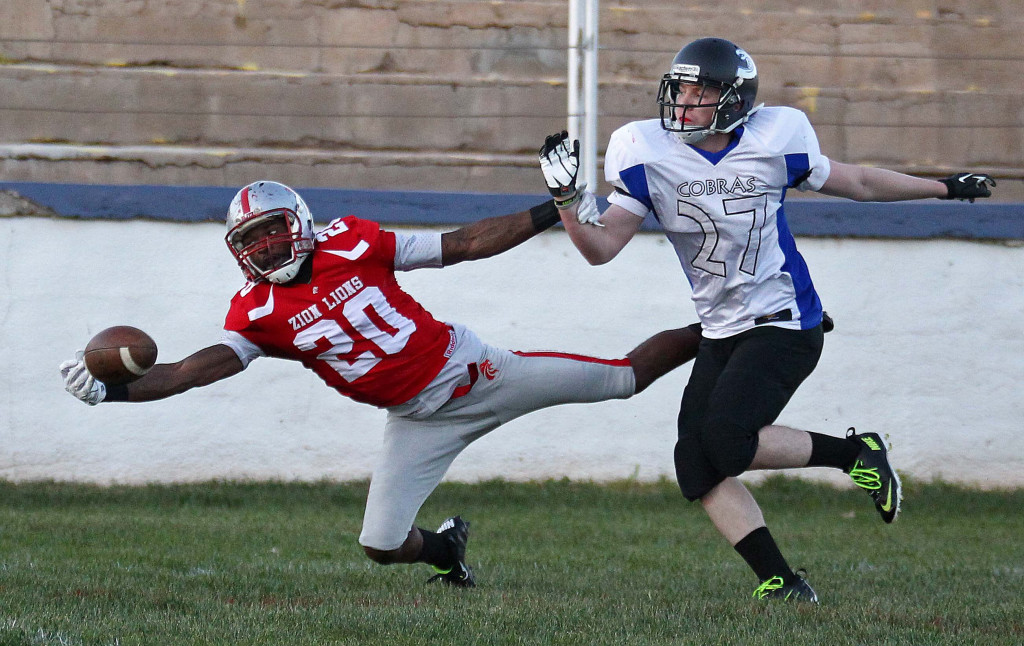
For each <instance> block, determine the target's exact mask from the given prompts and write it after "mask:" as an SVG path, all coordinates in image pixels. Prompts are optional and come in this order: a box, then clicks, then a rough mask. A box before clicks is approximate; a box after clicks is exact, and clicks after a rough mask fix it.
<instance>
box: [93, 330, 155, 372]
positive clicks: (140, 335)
mask: <svg viewBox="0 0 1024 646" xmlns="http://www.w3.org/2000/svg"><path fill="white" fill-rule="evenodd" d="M84 359H85V367H86V368H88V369H89V374H91V375H92V376H93V377H95V378H96V379H98V380H99V381H102V382H103V383H105V384H107V385H118V384H127V383H130V382H132V381H135V380H136V379H138V378H139V377H141V376H142V375H144V374H146V373H147V372H149V369H150V368H152V367H153V364H155V363H156V343H155V342H154V341H153V339H151V338H150V336H149V335H148V334H146V333H145V332H143V331H142V330H140V329H138V328H134V327H131V326H129V325H115V326H114V327H108V328H107V329H105V330H103V331H102V332H100V333H98V334H97V335H96V336H94V337H93V338H92V339H90V340H89V344H88V345H87V346H85V357H84Z"/></svg>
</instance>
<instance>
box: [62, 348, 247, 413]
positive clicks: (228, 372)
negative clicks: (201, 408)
mask: <svg viewBox="0 0 1024 646" xmlns="http://www.w3.org/2000/svg"><path fill="white" fill-rule="evenodd" d="M242 370H244V366H243V365H242V361H241V360H240V359H239V358H238V355H236V354H235V351H234V350H232V349H231V348H229V347H228V346H226V345H222V344H217V345H212V346H210V347H208V348H203V349H202V350H200V351H198V352H196V353H194V354H192V355H190V356H188V357H186V358H184V359H182V360H181V361H179V362H177V363H158V364H157V365H155V366H153V368H152V369H151V370H150V371H149V372H148V373H146V374H145V376H143V377H141V378H140V379H138V380H137V381H133V382H132V383H130V384H128V385H126V386H107V385H105V384H103V383H101V382H99V381H96V380H95V378H94V377H93V376H92V375H90V374H89V371H88V369H87V368H86V367H85V362H84V361H83V360H82V359H80V358H79V359H77V360H72V361H66V362H64V363H63V364H62V365H61V374H63V376H64V388H65V389H66V390H67V391H68V392H69V393H71V394H72V395H74V396H75V397H77V398H78V399H81V400H82V401H84V402H85V403H87V404H90V405H95V404H98V403H100V402H101V401H131V402H144V401H153V400H156V399H164V398H166V397H170V396H172V395H178V394H180V393H183V392H185V391H186V390H190V389H192V388H197V387H199V386H207V385H209V384H212V383H213V382H215V381H220V380H221V379H227V378H228V377H230V376H232V375H236V374H238V373H240V372H242Z"/></svg>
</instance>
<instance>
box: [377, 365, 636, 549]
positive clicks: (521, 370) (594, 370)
mask: <svg viewBox="0 0 1024 646" xmlns="http://www.w3.org/2000/svg"><path fill="white" fill-rule="evenodd" d="M454 358H455V357H453V359H454ZM468 369H469V371H471V372H472V371H474V370H475V371H476V372H477V374H478V377H477V379H476V381H475V383H473V385H472V387H471V388H470V389H469V391H468V392H467V393H465V394H463V395H461V396H456V397H453V398H452V399H450V400H448V402H447V403H445V404H444V405H443V406H441V408H439V409H438V410H437V411H435V412H434V413H432V414H431V415H429V416H427V417H426V418H423V419H410V418H408V417H401V416H397V415H388V420H387V424H386V426H385V428H384V446H383V452H382V455H381V458H380V460H379V463H378V465H377V467H376V468H375V469H374V472H373V478H372V480H371V482H370V493H369V496H368V497H367V500H366V511H365V514H364V516H363V529H362V533H361V534H360V536H359V543H360V544H361V545H364V546H366V547H372V548H375V549H378V550H393V549H397V548H398V547H400V546H401V545H402V543H403V542H404V541H405V538H406V536H407V535H408V534H409V530H410V529H411V528H412V526H413V523H414V521H415V520H416V514H417V513H418V512H419V509H420V506H422V505H423V502H424V501H425V500H426V499H427V496H429V495H430V493H431V492H432V491H433V490H434V488H435V487H437V485H438V483H440V482H441V478H443V477H444V474H445V472H447V471H448V467H449V466H451V463H452V461H453V460H455V457H456V456H457V455H458V454H459V453H461V452H462V450H463V449H465V448H466V447H467V446H469V444H470V442H472V441H473V440H476V439H477V438H480V437H483V436H484V435H486V434H487V433H489V432H490V431H493V430H494V429H496V428H498V427H499V426H500V425H502V424H504V423H505V422H508V421H510V420H513V419H515V418H517V417H519V416H520V415H524V414H526V413H529V412H531V411H535V410H540V409H541V408H547V407H548V406H555V405H558V404H569V403H585V402H597V401H604V400H607V399H625V398H628V397H631V396H632V395H633V392H634V390H635V387H636V386H635V379H634V376H633V369H632V367H630V364H629V362H628V361H627V360H625V359H619V360H614V361H609V360H605V359H594V358H591V357H583V356H580V355H570V354H561V353H515V352H510V351H508V350H503V349H500V348H495V347H492V346H488V345H484V346H483V351H482V352H481V353H480V356H479V358H478V359H477V360H476V361H474V362H472V364H471V365H469V366H468Z"/></svg>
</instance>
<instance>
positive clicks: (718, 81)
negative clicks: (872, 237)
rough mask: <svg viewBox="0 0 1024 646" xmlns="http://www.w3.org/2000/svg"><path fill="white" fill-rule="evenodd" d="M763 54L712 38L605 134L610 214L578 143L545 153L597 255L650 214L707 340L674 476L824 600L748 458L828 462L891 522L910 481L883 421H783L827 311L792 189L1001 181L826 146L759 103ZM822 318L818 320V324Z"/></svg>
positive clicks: (774, 566)
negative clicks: (786, 541) (783, 538)
mask: <svg viewBox="0 0 1024 646" xmlns="http://www.w3.org/2000/svg"><path fill="white" fill-rule="evenodd" d="M757 83H758V76H757V67H756V66H755V64H754V61H753V59H752V58H751V57H750V55H749V54H747V52H745V51H743V50H742V49H741V48H739V47H737V46H736V45H734V44H733V43H730V42H729V41H726V40H722V39H719V38H702V39H699V40H696V41H694V42H692V43H690V44H688V45H687V46H686V47H684V48H683V49H682V50H681V51H680V52H679V53H678V54H677V55H676V57H675V59H674V60H673V61H672V65H671V67H670V69H669V71H668V73H666V74H665V75H664V76H663V77H662V79H661V85H660V87H659V91H658V104H659V105H660V109H661V117H660V119H651V120H646V121H637V122H633V123H629V124H627V125H625V126H623V127H622V128H619V129H618V130H616V131H615V132H614V133H613V134H612V136H611V140H610V141H609V143H608V149H607V152H606V156H605V177H606V179H607V181H608V182H609V183H610V184H611V185H612V186H613V187H614V188H615V190H614V192H613V193H612V194H611V195H610V196H609V198H608V201H609V203H610V205H609V207H608V209H607V210H606V211H604V213H599V212H598V208H597V205H596V200H595V198H594V196H593V194H591V193H590V192H588V191H586V190H585V187H583V186H579V187H577V186H576V174H577V169H578V157H579V142H578V141H575V142H571V143H570V141H569V139H568V135H567V134H566V133H565V132H562V133H559V134H557V135H552V136H550V137H548V138H547V140H546V141H545V143H544V146H543V147H542V148H541V150H540V164H541V169H542V171H543V172H544V176H545V181H546V183H547V185H548V189H549V190H550V191H551V194H552V195H553V196H554V197H555V202H556V205H557V206H558V207H559V210H560V212H561V218H562V222H563V223H564V224H565V228H566V230H567V231H568V233H569V236H570V238H571V239H572V241H573V243H574V244H575V245H576V247H577V248H578V249H579V251H580V252H581V253H582V255H583V256H584V257H585V258H586V259H587V260H588V261H589V262H590V263H591V264H602V263H605V262H608V261H609V260H611V259H612V258H614V257H615V256H616V255H617V254H618V253H619V251H620V250H621V249H622V248H623V247H624V246H625V245H626V243H627V242H629V240H630V239H631V238H632V237H633V236H634V235H635V234H636V232H637V231H638V230H639V229H640V224H641V222H643V220H644V218H645V217H646V216H647V215H648V214H653V216H654V217H655V218H656V219H657V221H658V222H659V223H660V225H661V227H662V229H663V230H664V231H665V234H666V236H667V237H668V239H669V241H670V242H671V243H672V245H673V246H674V248H675V251H676V254H677V255H678V257H679V262H680V264H681V265H682V268H683V271H684V273H685V274H686V277H687V279H688V280H689V282H690V285H691V287H692V291H693V296H692V298H693V302H694V304H695V306H696V309H697V314H698V315H699V317H700V321H701V324H702V325H703V336H704V340H703V341H702V342H701V345H700V350H699V352H698V355H697V358H696V360H695V362H694V365H693V372H692V375H691V377H690V381H689V383H688V384H687V386H686V390H685V391H684V393H683V399H682V405H681V409H680V413H679V428H678V430H679V439H678V442H677V444H676V447H675V464H676V474H677V479H678V482H679V486H680V488H681V490H682V492H683V494H684V495H685V496H686V498H687V499H689V500H691V501H694V500H700V501H701V503H702V505H703V506H704V509H705V510H706V511H707V513H708V515H709V516H710V517H711V520H712V522H713V523H714V525H715V527H716V528H717V529H718V530H719V531H720V532H721V533H722V534H723V535H724V536H725V538H726V539H727V540H728V541H729V542H730V544H732V545H733V546H734V547H735V549H736V550H737V551H738V552H739V553H740V555H742V557H743V558H744V559H745V560H746V562H747V563H748V564H749V565H750V567H751V569H752V570H753V571H754V573H755V574H756V575H757V577H758V579H759V580H760V582H761V583H760V585H759V586H758V587H757V590H756V591H755V597H757V598H783V599H792V600H802V601H810V602H817V595H816V594H815V592H814V590H813V589H812V588H811V587H810V585H808V583H807V581H806V580H805V579H804V578H803V577H802V576H800V575H798V574H796V573H794V572H793V570H792V569H791V568H790V566H789V565H788V564H787V562H786V560H785V558H784V557H783V556H782V554H781V552H780V551H779V548H778V547H777V545H776V543H775V541H774V539H773V538H772V536H771V534H770V533H769V531H768V529H767V526H766V524H765V521H764V517H763V515H762V513H761V510H760V508H759V507H758V505H757V503H756V502H755V501H754V499H753V497H752V496H751V495H750V493H749V491H748V490H747V489H746V488H745V487H744V485H743V484H742V483H741V482H740V481H739V480H738V479H737V478H736V476H738V475H740V474H741V473H743V472H744V471H748V470H752V469H785V468H799V467H808V466H830V467H835V468H839V469H843V470H845V471H846V472H847V473H849V474H850V475H851V477H852V478H853V479H854V482H856V484H858V485H859V486H860V487H862V488H864V489H865V490H866V491H868V493H870V494H871V496H872V498H873V499H874V502H875V506H876V508H877V510H878V512H879V513H880V514H881V516H882V519H883V520H884V521H885V522H887V523H891V522H892V521H893V520H895V518H896V516H897V514H898V513H899V508H900V496H901V492H900V483H899V479H898V477H897V475H896V472H895V471H894V470H893V469H892V467H891V465H890V464H889V461H888V458H887V454H886V448H885V445H884V443H883V441H882V439H881V438H880V437H879V436H878V434H876V433H861V434H858V433H855V432H854V430H853V429H850V430H849V431H848V433H847V437H845V438H839V437H832V436H828V435H823V434H819V433H811V432H807V431H802V430H797V429H793V428H789V427H785V426H780V425H775V424H774V422H775V420H776V418H777V417H778V415H779V414H780V413H781V412H782V409H783V408H784V407H785V405H786V403H787V402H788V401H789V399H790V397H791V396H792V395H793V393H794V391H795V390H796V389H797V387H798V386H799V385H800V383H801V382H802V381H803V380H804V379H805V378H806V377H807V376H808V375H809V374H810V373H811V371H812V370H813V369H814V367H815V365H816V364H817V361H818V358H819V356H820V354H821V349H822V341H823V336H822V335H823V332H824V331H827V329H828V328H830V326H831V320H830V319H828V318H827V316H823V312H822V307H821V301H820V300H819V298H818V294H817V292H816V291H815V288H814V284H813V283H812V281H811V277H810V273H809V272H808V269H807V266H806V264H805V263H804V260H803V258H802V257H801V255H800V253H799V252H798V251H797V248H796V243H795V242H794V239H793V236H792V234H791V233H790V230H789V226H788V225H787V222H786V217H785V210H784V201H785V197H786V193H787V191H788V190H789V189H793V188H795V189H798V190H802V191H806V190H810V191H818V192H821V193H824V194H826V195H833V196H838V197H845V198H850V199H853V200H858V201H882V202H888V201H896V200H911V199H921V198H929V197H934V198H939V199H954V198H957V199H967V200H970V201H972V202H973V201H974V199H975V198H980V197H989V195H990V191H989V186H994V185H995V182H994V181H993V180H992V178H991V177H989V176H988V175H984V174H975V173H959V174H957V175H953V176H952V177H949V178H946V179H943V180H931V179H923V178H918V177H911V176H909V175H903V174H901V173H896V172H893V171H889V170H883V169H879V168H869V167H864V166H854V165H849V164H843V163H839V162H836V161H833V160H830V159H828V158H827V157H825V156H824V155H822V154H821V151H820V150H819V148H818V139H817V137H816V136H815V133H814V129H813V128H812V127H811V124H810V122H809V121H808V119H807V117H806V116H805V115H804V114H803V113H802V112H800V111H799V110H796V109H793V108H788V107H764V105H763V104H756V103H755V102H756V98H757ZM823 328H824V329H823Z"/></svg>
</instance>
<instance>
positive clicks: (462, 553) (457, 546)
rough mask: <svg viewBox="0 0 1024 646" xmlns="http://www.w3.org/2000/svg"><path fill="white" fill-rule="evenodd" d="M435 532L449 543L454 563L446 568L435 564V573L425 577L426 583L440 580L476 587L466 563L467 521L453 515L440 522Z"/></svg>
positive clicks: (447, 583) (471, 570) (470, 569)
mask: <svg viewBox="0 0 1024 646" xmlns="http://www.w3.org/2000/svg"><path fill="white" fill-rule="evenodd" d="M437 533H438V534H441V535H442V536H444V538H445V540H447V541H448V542H449V543H450V544H451V549H452V551H453V552H454V553H455V565H454V566H452V567H451V568H450V569H448V570H440V569H438V568H437V567H436V566H435V567H434V569H435V570H437V574H435V575H434V576H432V577H430V578H429V579H427V583H434V582H438V581H439V582H441V583H444V584H445V585H454V586H458V587H460V588H473V587H476V577H474V576H473V569H472V568H470V567H469V566H468V565H466V542H467V541H468V540H469V523H467V522H466V521H464V520H462V518H461V517H459V516H453V517H452V518H449V519H448V520H446V521H444V522H443V523H441V526H440V527H438V528H437Z"/></svg>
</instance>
